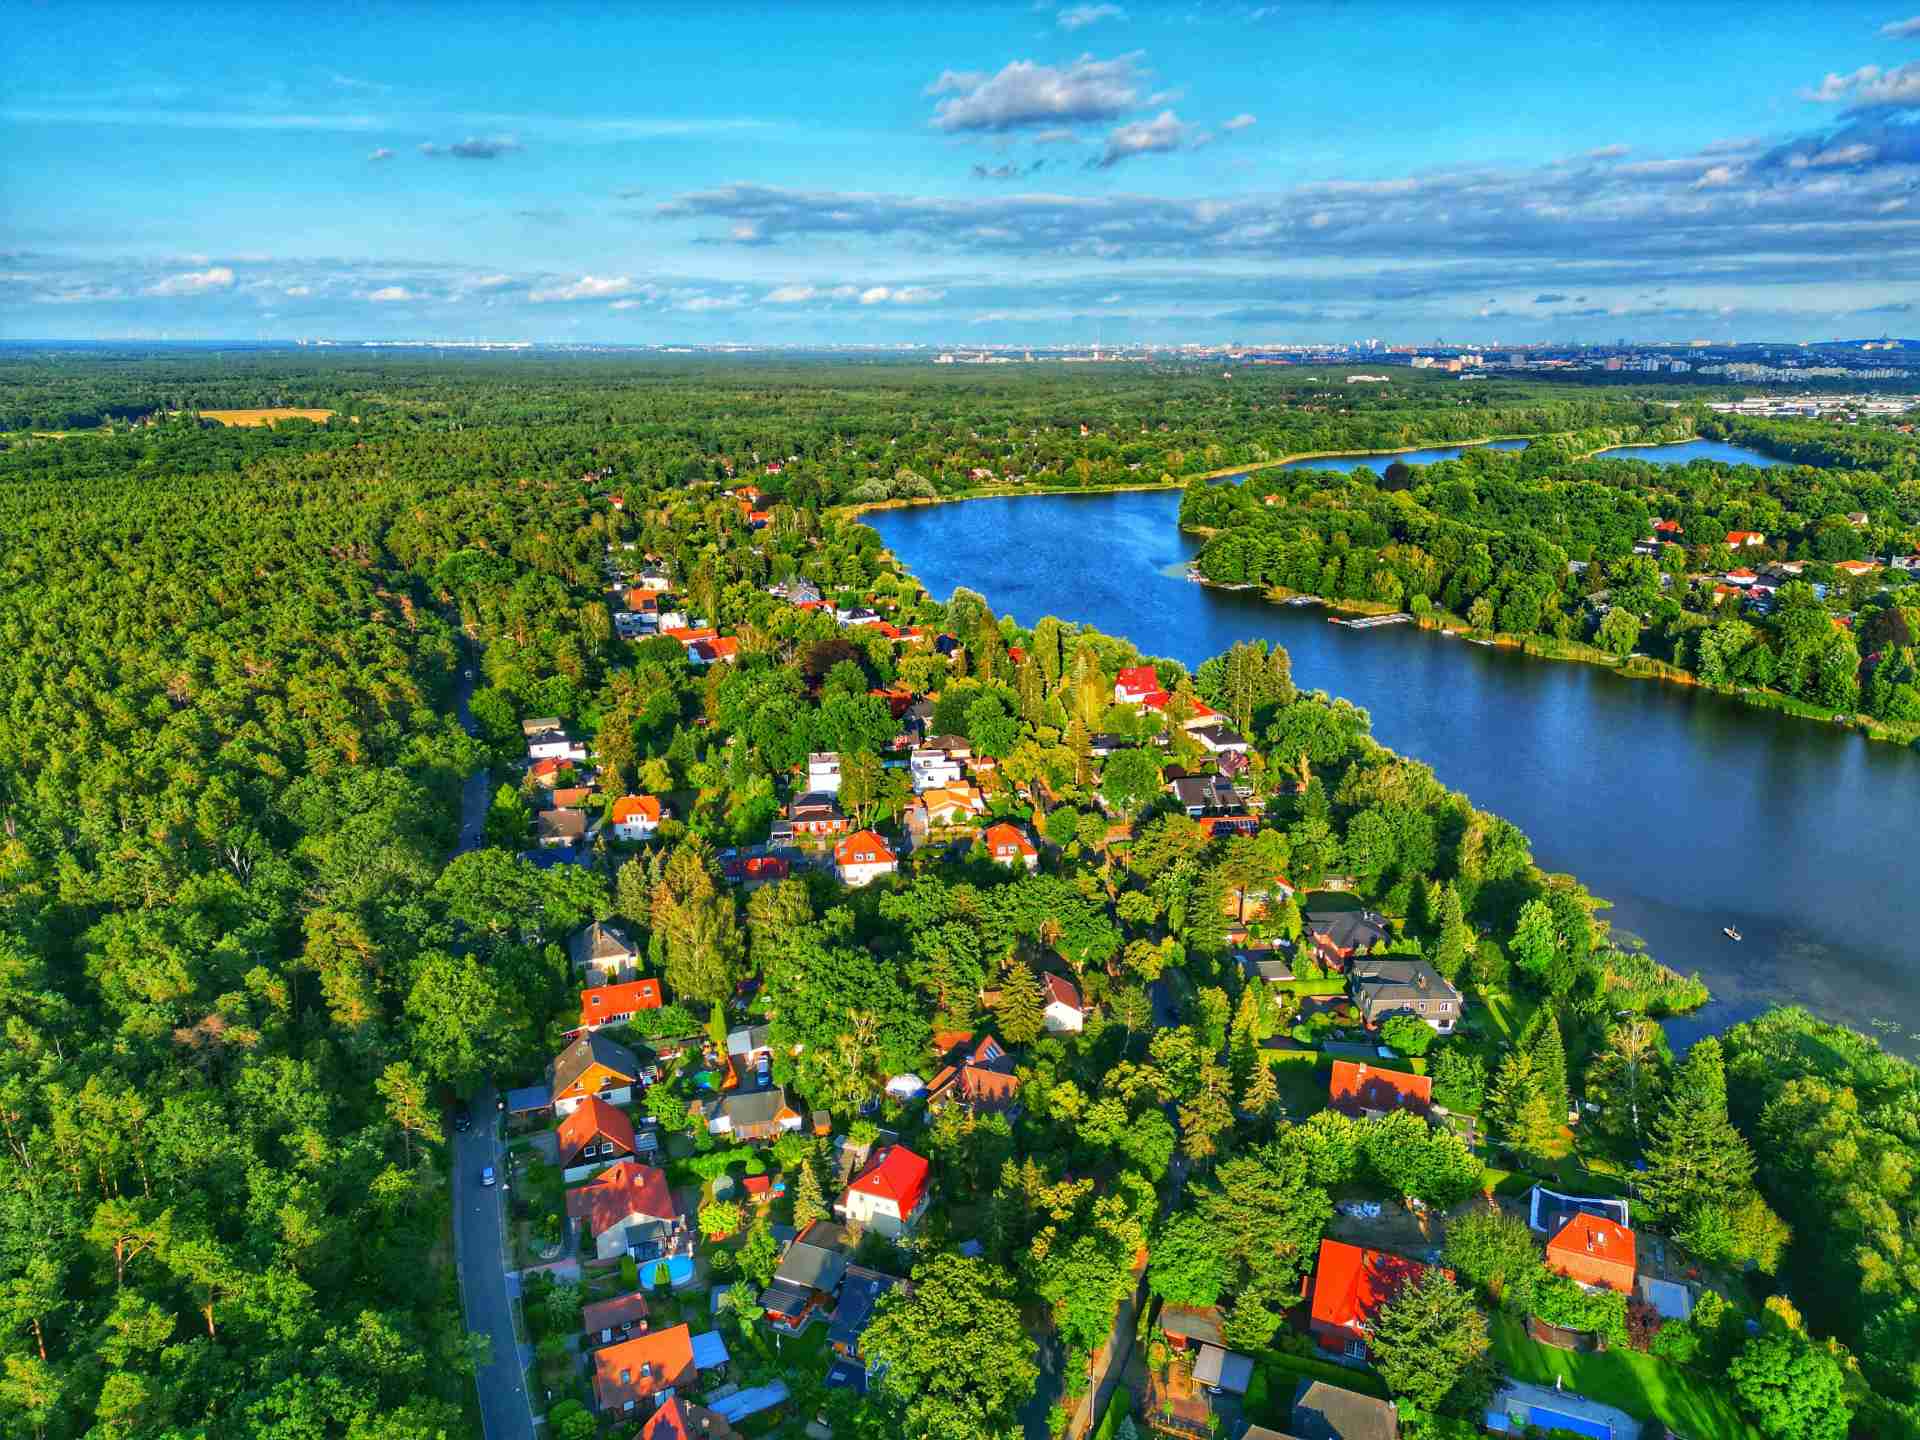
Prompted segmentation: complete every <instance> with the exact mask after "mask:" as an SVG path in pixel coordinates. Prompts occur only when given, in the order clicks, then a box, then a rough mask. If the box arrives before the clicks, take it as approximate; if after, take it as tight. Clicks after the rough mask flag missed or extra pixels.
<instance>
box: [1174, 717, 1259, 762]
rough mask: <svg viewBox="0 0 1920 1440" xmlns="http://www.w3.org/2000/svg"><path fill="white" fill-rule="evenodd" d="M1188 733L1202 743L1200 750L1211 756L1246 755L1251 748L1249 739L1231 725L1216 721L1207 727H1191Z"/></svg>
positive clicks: (1188, 728)
mask: <svg viewBox="0 0 1920 1440" xmlns="http://www.w3.org/2000/svg"><path fill="white" fill-rule="evenodd" d="M1187 733H1188V734H1189V735H1191V736H1193V738H1194V739H1196V740H1198V741H1199V742H1200V748H1201V749H1203V750H1205V751H1206V752H1207V753H1208V754H1209V755H1225V754H1229V753H1231V754H1235V755H1244V754H1246V753H1247V750H1248V749H1249V748H1250V747H1249V746H1248V744H1247V737H1246V736H1244V735H1242V734H1241V733H1240V732H1239V731H1238V730H1236V729H1234V728H1233V727H1232V726H1231V725H1223V724H1221V723H1220V722H1219V721H1217V720H1215V721H1212V722H1210V723H1209V724H1206V725H1190V726H1188V727H1187Z"/></svg>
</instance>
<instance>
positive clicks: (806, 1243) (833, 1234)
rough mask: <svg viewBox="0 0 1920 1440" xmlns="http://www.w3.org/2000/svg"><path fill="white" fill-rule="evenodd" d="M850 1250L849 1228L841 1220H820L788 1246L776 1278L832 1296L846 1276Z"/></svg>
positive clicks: (774, 1275) (774, 1274)
mask: <svg viewBox="0 0 1920 1440" xmlns="http://www.w3.org/2000/svg"><path fill="white" fill-rule="evenodd" d="M850 1248H851V1247H850V1246H849V1245H848V1244H847V1227H846V1226H844V1225H842V1224H840V1223H839V1221H837V1220H816V1221H814V1222H813V1224H811V1225H809V1226H808V1227H807V1230H806V1233H805V1234H804V1235H802V1236H800V1238H799V1239H797V1240H795V1241H794V1242H793V1243H792V1244H791V1245H789V1246H787V1253H786V1254H785V1255H782V1256H781V1257H780V1268H779V1269H778V1270H775V1271H774V1272H773V1278H774V1279H776V1280H784V1281H786V1283H787V1284H789V1285H802V1286H805V1287H806V1288H807V1289H809V1290H822V1291H825V1292H826V1293H828V1294H832V1293H833V1292H834V1291H836V1290H838V1289H839V1288H840V1282H841V1280H842V1279H844V1278H845V1277H846V1273H847V1251H848V1250H849V1249H850Z"/></svg>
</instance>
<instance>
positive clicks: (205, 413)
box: [200, 409, 334, 425]
mask: <svg viewBox="0 0 1920 1440" xmlns="http://www.w3.org/2000/svg"><path fill="white" fill-rule="evenodd" d="M333 414H334V412H333V411H331V410H289V409H278V410H202V411H201V412H200V418H201V419H203V420H218V421H219V422H220V423H221V424H222V425H271V424H273V422H274V421H276V420H311V421H313V422H314V424H316V425H323V424H325V423H326V422H327V421H328V420H330V419H332V418H333Z"/></svg>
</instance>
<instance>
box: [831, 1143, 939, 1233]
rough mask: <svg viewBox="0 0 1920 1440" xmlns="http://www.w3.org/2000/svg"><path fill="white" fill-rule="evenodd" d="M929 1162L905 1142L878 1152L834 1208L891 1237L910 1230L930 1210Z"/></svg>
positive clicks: (857, 1222) (854, 1222)
mask: <svg viewBox="0 0 1920 1440" xmlns="http://www.w3.org/2000/svg"><path fill="white" fill-rule="evenodd" d="M927 1170H928V1166H927V1162H926V1161H925V1160H924V1159H922V1158H921V1157H920V1156H918V1155H916V1154H914V1153H913V1151H911V1150H909V1149H907V1147H906V1146H904V1145H889V1146H887V1147H886V1148H885V1149H883V1150H880V1151H879V1152H878V1153H876V1154H875V1155H874V1156H873V1157H872V1158H871V1159H870V1160H869V1161H868V1162H867V1167H866V1169H864V1170H862V1171H861V1172H860V1174H859V1176H858V1177H857V1178H856V1179H855V1180H854V1181H853V1183H852V1184H850V1185H849V1186H847V1193H846V1195H845V1196H844V1197H842V1199H841V1201H840V1204H839V1205H838V1206H836V1207H835V1208H836V1209H838V1210H839V1211H840V1213H841V1214H843V1215H845V1216H846V1217H847V1220H848V1221H849V1222H850V1223H853V1224H857V1225H864V1226H866V1227H867V1228H868V1229H869V1230H875V1231H878V1232H879V1233H880V1234H882V1235H885V1236H887V1237H888V1238H889V1239H894V1238H897V1237H899V1236H901V1235H903V1234H905V1233H906V1232H907V1231H909V1230H911V1229H912V1228H913V1226H914V1224H915V1222H917V1221H918V1220H919V1219H920V1217H921V1216H922V1215H924V1214H925V1213H926V1210H927V1197H928V1187H927Z"/></svg>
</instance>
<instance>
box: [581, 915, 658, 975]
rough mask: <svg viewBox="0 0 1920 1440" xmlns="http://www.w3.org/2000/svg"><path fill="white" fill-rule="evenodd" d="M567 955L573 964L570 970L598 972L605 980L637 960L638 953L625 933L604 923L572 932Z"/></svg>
mask: <svg viewBox="0 0 1920 1440" xmlns="http://www.w3.org/2000/svg"><path fill="white" fill-rule="evenodd" d="M567 954H568V955H569V956H570V957H571V958H572V960H573V968H574V969H576V970H594V971H600V972H602V973H604V974H606V975H607V976H608V977H609V978H612V977H614V976H617V975H618V974H619V973H620V972H622V971H625V970H626V969H628V968H629V967H630V966H633V965H636V964H638V963H639V960H640V952H639V951H638V950H636V949H635V948H634V946H633V941H632V940H630V939H628V938H627V932H626V931H624V930H622V929H621V928H620V927H619V926H617V925H609V924H607V922H606V921H604V920H596V921H594V922H593V923H592V924H591V925H588V926H585V927H583V928H581V929H579V930H576V931H574V933H573V938H572V939H571V940H569V941H567Z"/></svg>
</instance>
